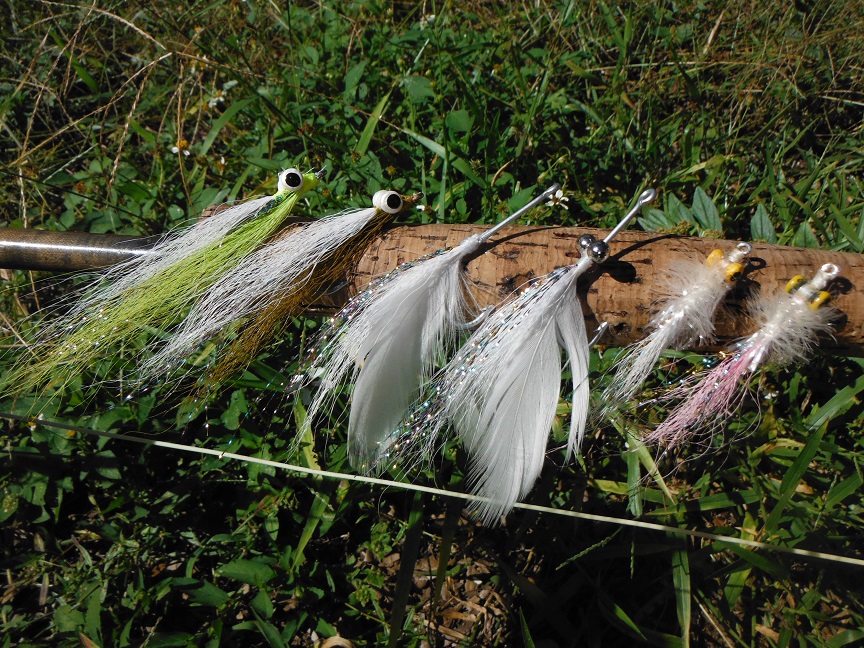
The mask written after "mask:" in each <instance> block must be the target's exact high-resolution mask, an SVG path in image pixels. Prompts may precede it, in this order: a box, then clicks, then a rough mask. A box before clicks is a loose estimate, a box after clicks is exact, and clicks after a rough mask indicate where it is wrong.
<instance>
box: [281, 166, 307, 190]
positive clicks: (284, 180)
mask: <svg viewBox="0 0 864 648" xmlns="http://www.w3.org/2000/svg"><path fill="white" fill-rule="evenodd" d="M302 186H303V174H302V173H300V172H299V171H298V170H297V169H286V170H285V171H283V172H282V173H280V174H279V184H278V186H277V189H279V191H285V190H286V189H287V190H289V191H297V190H298V189H299V188H300V187H302Z"/></svg>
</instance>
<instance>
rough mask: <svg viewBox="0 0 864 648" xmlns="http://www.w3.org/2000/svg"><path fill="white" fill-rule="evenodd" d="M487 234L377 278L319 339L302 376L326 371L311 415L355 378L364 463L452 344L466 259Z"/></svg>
mask: <svg viewBox="0 0 864 648" xmlns="http://www.w3.org/2000/svg"><path fill="white" fill-rule="evenodd" d="M481 243H482V240H481V238H480V237H478V236H472V237H469V238H468V239H466V240H465V241H463V242H462V243H461V244H460V245H458V246H457V247H455V248H453V249H452V250H448V251H440V252H439V253H436V254H434V255H432V256H431V257H429V258H426V259H423V260H420V261H415V262H412V263H409V264H406V265H403V266H401V267H400V268H398V269H397V270H394V271H393V272H392V273H390V274H388V275H385V276H384V277H382V278H380V279H378V280H376V281H375V282H373V283H372V285H371V286H370V287H369V288H367V289H366V290H365V291H363V292H362V293H360V294H359V295H357V296H356V297H355V298H354V299H352V300H351V302H349V304H348V305H347V306H346V307H345V308H344V309H343V310H342V311H341V312H340V313H339V314H338V315H336V316H335V317H334V318H333V319H332V320H331V322H330V323H329V325H327V326H326V327H325V328H324V329H323V330H322V332H321V334H320V335H319V337H318V338H317V339H316V342H315V343H313V353H314V354H315V355H316V359H315V361H314V362H313V363H312V365H311V366H310V367H309V368H308V369H307V370H306V372H305V373H304V374H303V382H304V384H305V383H308V382H310V381H311V380H312V379H314V378H319V379H320V384H319V386H318V389H317V391H316V393H315V395H314V396H313V399H312V402H311V404H310V406H309V409H308V411H307V413H308V415H309V417H310V418H313V417H314V416H315V415H316V414H317V413H318V412H319V411H321V410H322V409H323V408H325V407H326V406H327V405H328V404H329V403H330V402H331V399H332V394H333V393H334V392H335V390H336V388H337V387H338V386H339V385H340V384H342V383H343V382H346V381H350V382H353V383H354V388H353V391H352V396H351V413H350V416H349V421H348V451H349V457H350V459H351V463H352V464H353V465H354V466H355V467H356V468H358V469H361V470H370V469H372V468H374V465H373V464H374V459H375V457H376V456H377V455H378V453H379V452H380V444H381V442H382V440H384V439H385V438H386V437H387V436H388V435H389V434H390V433H391V432H392V430H393V429H394V428H396V426H397V425H398V424H399V422H400V420H402V418H403V416H404V414H405V411H406V410H407V409H408V407H409V406H410V405H411V403H413V402H414V401H415V400H416V398H417V397H418V396H419V394H420V391H421V385H423V384H424V383H425V382H427V381H428V380H429V377H430V376H431V375H432V374H433V373H434V370H435V366H436V362H437V361H440V359H441V356H442V355H443V353H444V352H445V351H446V350H447V349H448V348H450V347H452V346H454V343H455V341H456V340H457V339H458V337H459V335H460V333H461V331H462V330H464V328H465V321H466V316H467V315H468V314H469V313H470V311H471V308H470V307H469V304H468V303H467V300H466V290H465V288H466V287H465V273H464V264H465V262H466V258H467V257H468V256H469V255H471V254H473V253H474V252H476V251H477V249H478V248H479V246H480V245H481Z"/></svg>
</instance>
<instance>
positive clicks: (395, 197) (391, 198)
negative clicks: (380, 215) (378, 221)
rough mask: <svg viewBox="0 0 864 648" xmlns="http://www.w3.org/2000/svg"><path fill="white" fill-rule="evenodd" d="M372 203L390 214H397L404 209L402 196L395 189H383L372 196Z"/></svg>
mask: <svg viewBox="0 0 864 648" xmlns="http://www.w3.org/2000/svg"><path fill="white" fill-rule="evenodd" d="M372 204H373V205H374V206H375V207H377V208H378V209H380V210H381V211H385V212H387V213H388V214H397V213H399V212H400V211H401V210H402V196H400V195H399V194H398V193H396V192H395V191H387V190H385V189H382V190H381V191H378V192H376V193H375V195H374V196H372Z"/></svg>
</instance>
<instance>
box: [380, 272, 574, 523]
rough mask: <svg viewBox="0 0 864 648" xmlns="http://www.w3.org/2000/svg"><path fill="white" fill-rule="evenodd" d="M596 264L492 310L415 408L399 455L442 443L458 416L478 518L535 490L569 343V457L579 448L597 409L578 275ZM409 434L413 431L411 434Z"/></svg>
mask: <svg viewBox="0 0 864 648" xmlns="http://www.w3.org/2000/svg"><path fill="white" fill-rule="evenodd" d="M590 264H591V262H590V261H588V260H587V259H583V260H582V261H580V262H579V263H578V264H576V265H574V266H568V267H566V268H562V269H560V270H557V271H555V272H553V273H551V274H549V275H546V276H545V277H543V278H541V279H540V280H538V281H537V282H535V283H534V284H532V285H531V286H530V287H529V288H528V289H527V290H525V291H524V292H523V293H522V294H520V295H519V296H517V297H515V298H513V299H511V300H510V301H509V302H506V303H505V304H504V305H502V306H501V307H500V308H499V309H498V310H497V311H496V312H495V313H494V314H492V315H491V316H489V317H488V318H487V319H486V320H485V321H484V322H483V324H482V325H481V326H480V327H479V328H478V329H477V330H476V331H475V333H474V334H473V335H472V336H471V338H470V339H469V340H468V341H467V342H466V343H465V344H464V345H463V346H462V348H461V349H460V351H459V353H457V354H456V356H455V357H454V358H453V360H451V362H450V363H449V364H448V365H447V367H446V369H445V370H444V372H443V373H442V374H441V376H440V377H439V378H438V379H436V381H435V383H434V391H435V393H436V394H437V395H438V396H439V397H438V398H435V399H432V400H431V401H429V402H427V403H426V404H425V405H424V406H422V407H420V408H419V409H418V410H416V411H415V412H413V413H412V417H411V419H410V421H409V422H407V423H406V424H405V426H403V429H402V431H401V433H400V435H397V436H394V438H393V439H392V441H393V444H394V445H400V446H402V447H401V448H398V449H397V450H396V451H395V452H393V454H394V456H398V454H399V452H416V451H417V450H418V449H421V448H419V447H417V446H416V445H415V447H414V448H411V445H412V444H417V443H420V444H421V445H422V446H423V448H425V447H426V446H428V445H429V444H434V439H436V438H438V436H439V434H440V432H441V430H442V429H443V428H444V427H445V426H446V425H447V423H448V422H449V423H450V424H452V426H453V428H454V429H455V431H456V433H457V435H458V436H459V438H460V439H461V440H462V442H463V443H464V445H465V448H466V449H467V451H468V453H469V456H470V457H471V462H472V463H471V471H470V481H471V489H472V491H473V492H474V493H476V494H478V495H480V496H482V497H484V498H486V500H485V501H482V502H480V503H478V504H476V506H475V508H476V511H477V513H478V515H479V517H480V518H481V519H482V520H483V521H485V522H487V523H495V522H497V521H498V520H499V518H500V517H501V515H505V514H506V513H508V512H509V511H510V509H511V508H512V507H513V504H514V503H515V502H516V501H517V500H519V499H520V498H522V497H524V496H525V495H526V494H527V493H528V492H529V491H530V490H531V488H532V487H533V485H534V482H535V481H536V480H537V477H538V476H539V475H540V471H541V469H542V467H543V462H544V457H545V452H546V443H547V440H548V436H549V432H550V430H551V428H552V422H553V420H554V418H555V410H556V408H557V405H558V396H559V390H560V386H561V370H562V363H561V349H562V347H563V348H564V350H565V351H566V352H567V355H568V359H569V362H570V365H571V369H572V374H573V411H572V414H571V427H570V435H569V440H568V443H567V448H568V455H569V454H572V453H573V452H575V451H577V450H578V448H579V445H580V443H581V440H582V437H583V436H584V432H585V419H586V415H587V409H588V341H587V339H586V334H585V322H584V319H583V316H582V309H581V307H580V305H579V300H578V295H577V292H576V281H577V279H578V277H579V275H581V274H582V273H583V272H584V271H585V270H586V269H587V268H588V267H589V266H590ZM406 435H408V436H410V437H413V438H411V439H407V438H406Z"/></svg>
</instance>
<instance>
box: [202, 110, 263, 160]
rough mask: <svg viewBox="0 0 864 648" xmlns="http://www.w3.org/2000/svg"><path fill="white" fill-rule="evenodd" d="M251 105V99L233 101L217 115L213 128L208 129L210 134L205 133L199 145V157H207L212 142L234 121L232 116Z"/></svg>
mask: <svg viewBox="0 0 864 648" xmlns="http://www.w3.org/2000/svg"><path fill="white" fill-rule="evenodd" d="M250 103H252V99H241V100H240V101H235V102H234V103H232V104H231V105H230V106H228V107H227V108H226V109H225V112H223V113H222V114H221V115H219V119H217V120H216V121H215V122H213V126H212V127H211V128H210V132H209V133H207V137H205V138H204V141H203V142H202V143H201V148H200V149H199V150H198V153H199V154H200V155H207V152H208V151H209V150H210V147H211V146H213V142H215V141H216V138H217V137H218V136H219V133H220V132H221V131H222V129H223V128H225V126H226V125H227V124H228V122H230V121H231V120H232V119H234V116H235V115H236V114H237V113H238V112H240V111H241V110H243V109H244V108H245V107H246V106H248V105H249V104H250Z"/></svg>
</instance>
